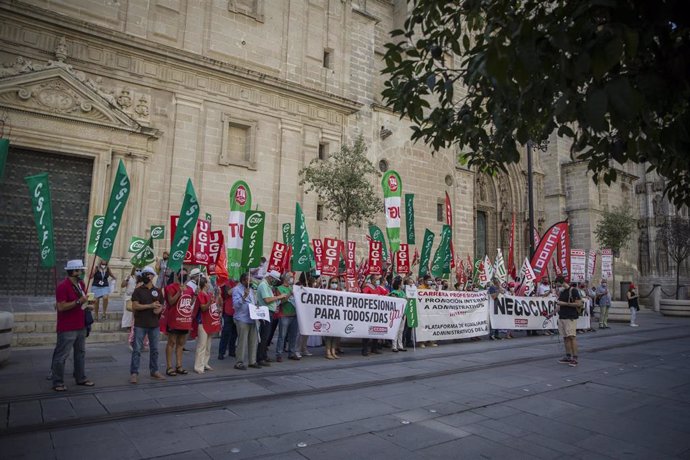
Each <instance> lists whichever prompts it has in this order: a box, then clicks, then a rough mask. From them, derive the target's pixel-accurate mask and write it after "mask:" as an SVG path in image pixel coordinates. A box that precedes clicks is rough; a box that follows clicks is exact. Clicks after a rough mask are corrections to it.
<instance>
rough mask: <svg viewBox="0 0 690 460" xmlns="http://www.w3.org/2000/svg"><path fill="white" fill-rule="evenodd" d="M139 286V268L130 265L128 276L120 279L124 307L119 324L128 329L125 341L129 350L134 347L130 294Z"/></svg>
mask: <svg viewBox="0 0 690 460" xmlns="http://www.w3.org/2000/svg"><path fill="white" fill-rule="evenodd" d="M139 286H141V270H139V269H138V268H135V267H132V271H131V272H130V273H129V276H128V277H127V278H125V279H124V280H122V284H121V285H120V287H121V288H123V289H124V291H123V296H124V301H125V309H124V311H123V312H122V321H121V322H120V326H121V327H122V328H123V329H124V328H126V329H129V337H128V338H127V343H128V344H129V351H132V348H133V347H134V313H133V311H132V294H133V293H134V290H135V289H136V288H138V287H139Z"/></svg>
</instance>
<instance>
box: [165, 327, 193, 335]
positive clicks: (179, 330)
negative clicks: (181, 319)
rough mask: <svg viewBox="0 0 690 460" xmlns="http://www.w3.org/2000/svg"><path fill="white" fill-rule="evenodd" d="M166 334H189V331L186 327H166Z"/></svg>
mask: <svg viewBox="0 0 690 460" xmlns="http://www.w3.org/2000/svg"><path fill="white" fill-rule="evenodd" d="M168 334H173V335H187V334H189V331H188V330H186V329H170V328H168Z"/></svg>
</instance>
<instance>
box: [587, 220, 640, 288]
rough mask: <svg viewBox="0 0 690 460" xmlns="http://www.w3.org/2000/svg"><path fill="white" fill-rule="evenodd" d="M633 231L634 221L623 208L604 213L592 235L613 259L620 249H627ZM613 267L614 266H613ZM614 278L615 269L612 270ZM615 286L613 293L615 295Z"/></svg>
mask: <svg viewBox="0 0 690 460" xmlns="http://www.w3.org/2000/svg"><path fill="white" fill-rule="evenodd" d="M634 230H635V219H634V218H632V217H630V212H629V211H628V210H626V209H625V208H623V207H620V208H615V209H613V210H612V211H604V212H603V214H602V217H601V220H599V222H598V223H597V228H596V229H594V234H595V235H596V237H597V241H598V242H599V245H600V246H601V247H602V248H609V249H611V251H612V252H613V256H614V259H613V260H614V264H615V258H616V257H618V256H619V255H620V251H621V249H624V248H626V247H628V244H629V243H630V235H632V233H633V231H634ZM614 267H615V265H614ZM613 272H614V278H615V273H616V271H615V268H614V270H613ZM615 290H616V289H615V284H614V286H613V292H614V293H615Z"/></svg>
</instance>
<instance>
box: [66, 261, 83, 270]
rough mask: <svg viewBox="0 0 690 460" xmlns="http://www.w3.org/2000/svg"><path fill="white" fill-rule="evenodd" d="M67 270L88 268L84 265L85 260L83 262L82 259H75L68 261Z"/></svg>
mask: <svg viewBox="0 0 690 460" xmlns="http://www.w3.org/2000/svg"><path fill="white" fill-rule="evenodd" d="M65 270H86V267H85V266H84V262H82V261H81V259H73V260H69V261H67V265H65Z"/></svg>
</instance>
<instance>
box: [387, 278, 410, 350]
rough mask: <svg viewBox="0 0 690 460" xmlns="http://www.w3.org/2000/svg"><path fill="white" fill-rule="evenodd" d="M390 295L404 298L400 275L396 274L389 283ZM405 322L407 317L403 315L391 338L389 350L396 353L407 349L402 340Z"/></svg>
mask: <svg viewBox="0 0 690 460" xmlns="http://www.w3.org/2000/svg"><path fill="white" fill-rule="evenodd" d="M390 295H391V296H392V297H398V298H400V299H405V298H406V296H405V291H403V280H402V278H401V277H400V276H396V277H395V278H393V282H392V283H391V293H390ZM406 323H407V319H406V318H405V317H404V316H403V319H402V321H401V322H400V327H399V328H398V333H397V334H396V337H395V339H393V340H392V347H391V351H393V352H395V353H397V352H398V351H407V349H406V348H405V343H404V342H403V334H404V332H405V326H406Z"/></svg>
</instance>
